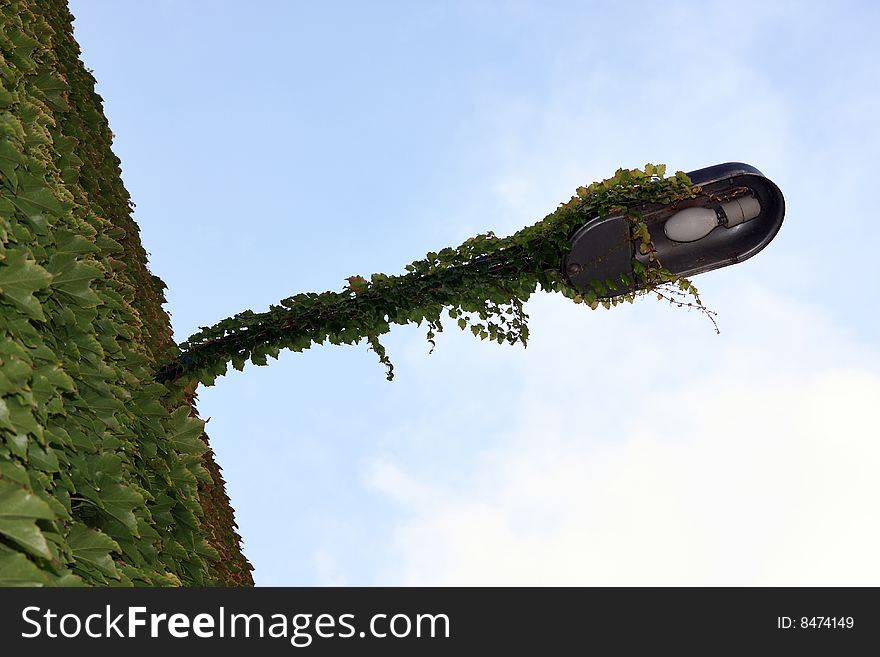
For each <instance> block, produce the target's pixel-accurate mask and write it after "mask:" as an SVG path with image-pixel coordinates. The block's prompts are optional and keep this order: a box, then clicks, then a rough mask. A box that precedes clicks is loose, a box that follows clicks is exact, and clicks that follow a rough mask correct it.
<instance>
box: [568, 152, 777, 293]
mask: <svg viewBox="0 0 880 657" xmlns="http://www.w3.org/2000/svg"><path fill="white" fill-rule="evenodd" d="M688 176H689V177H690V179H691V182H693V184H694V185H699V187H700V192H699V193H698V194H697V195H696V196H695V197H694V198H691V199H686V200H683V201H680V202H677V203H673V204H672V205H659V204H656V203H644V204H642V205H640V206H637V207H635V208H634V209H635V210H637V211H638V212H639V213H640V215H641V220H642V221H643V222H645V224H646V225H647V226H648V232H649V233H650V235H651V241H652V242H653V247H654V252H653V253H654V256H655V257H656V258H657V260H659V262H660V263H661V264H662V266H663V267H664V268H666V269H667V270H669V271H670V272H671V273H673V274H677V275H679V276H693V275H695V274H701V273H703V272H706V271H710V270H712V269H718V268H719V267H726V266H728V265H733V264H736V263H738V262H742V261H743V260H746V259H747V258H751V257H752V256H753V255H755V254H756V253H757V252H758V251H760V250H761V249H763V248H764V247H765V246H767V244H769V243H770V241H771V240H772V239H773V238H774V237H775V236H776V233H777V232H779V227H780V226H781V225H782V219H783V216H784V215H785V200H784V199H783V197H782V192H781V191H780V190H779V188H778V187H777V186H776V185H775V184H774V183H773V182H772V181H771V180H770V179H769V178H767V177H766V176H764V175H763V174H762V173H761V172H760V171H758V170H757V169H756V168H755V167H753V166H750V165H748V164H742V163H741V162H728V163H726V164H717V165H715V166H711V167H706V168H705V169H698V170H697V171H691V172H690V173H688ZM638 243H639V240H634V239H633V238H632V235H631V231H630V221H629V220H628V219H627V217H626V216H625V215H624V214H623V213H617V214H611V215H607V216H605V217H596V218H594V219H591V220H590V221H588V222H587V223H586V224H584V225H583V226H581V227H580V228H579V229H578V230H577V231H575V233H574V234H573V235H572V236H571V250H570V251H569V253H568V255H566V257H565V259H564V261H563V268H562V270H563V272H564V273H565V276H566V278H567V280H568V282H569V283H570V284H571V285H572V286H574V287H575V288H578V289H581V290H584V291H586V290H589V289H594V290H595V286H596V284H597V283H598V284H599V292H600V293H601V296H607V297H613V296H617V295H620V294H625V293H626V292H629V291H632V290H633V289H635V288H636V287H638V286H639V283H638V280H639V277H637V276H635V275H634V272H633V258H635V259H636V260H637V261H639V262H642V264H644V265H645V266H648V265H649V257H650V256H649V254H643V253H640V252H639V251H638V250H637V249H636V245H637V244H638Z"/></svg>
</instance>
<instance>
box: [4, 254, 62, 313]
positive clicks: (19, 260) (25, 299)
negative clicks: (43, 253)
mask: <svg viewBox="0 0 880 657" xmlns="http://www.w3.org/2000/svg"><path fill="white" fill-rule="evenodd" d="M6 263H7V266H6V267H0V299H3V300H5V301H7V302H11V303H12V304H13V305H14V306H16V307H18V308H19V309H20V310H23V311H24V312H25V313H26V314H27V315H28V317H30V318H31V319H38V320H40V321H45V320H46V316H45V315H44V314H43V309H42V307H41V306H40V302H39V301H37V300H36V298H34V292H36V291H37V290H42V289H44V288H46V287H48V286H49V284H50V283H51V282H52V274H50V273H49V272H47V271H46V270H45V269H43V268H42V267H40V266H39V265H38V264H36V263H35V262H34V261H33V260H30V259H28V253H27V252H26V251H24V250H23V249H10V250H9V251H7V252H6Z"/></svg>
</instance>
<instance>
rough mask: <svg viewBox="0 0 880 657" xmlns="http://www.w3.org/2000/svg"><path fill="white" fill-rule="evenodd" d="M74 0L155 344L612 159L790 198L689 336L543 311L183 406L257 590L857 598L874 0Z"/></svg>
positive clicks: (383, 260)
mask: <svg viewBox="0 0 880 657" xmlns="http://www.w3.org/2000/svg"><path fill="white" fill-rule="evenodd" d="M70 6H71V11H72V12H73V14H74V16H76V18H77V20H76V22H75V24H74V25H75V36H76V38H77V40H78V41H79V43H80V45H81V47H82V49H83V58H84V60H85V63H86V66H88V67H89V68H91V69H92V70H93V71H94V74H95V76H96V78H97V79H98V92H99V93H100V94H101V95H102V96H103V97H104V101H105V111H106V114H107V116H108V118H109V121H110V125H111V128H112V129H113V131H114V134H115V137H116V138H115V142H114V149H115V151H116V153H117V155H118V156H119V157H120V158H121V160H122V168H123V178H124V180H125V184H126V186H127V187H128V189H129V191H130V192H131V194H132V196H133V199H134V201H135V203H136V204H137V210H136V214H135V218H136V220H137V221H138V223H139V224H140V226H141V230H142V239H143V242H144V245H145V248H146V249H147V251H148V252H149V253H150V254H151V256H150V263H151V264H150V266H151V268H152V270H153V272H154V273H155V274H157V275H159V276H160V277H162V278H163V279H164V280H165V282H166V283H167V284H168V287H169V290H168V292H167V297H168V305H167V309H168V310H169V312H170V313H171V315H172V322H173V326H174V330H175V337H176V339H177V340H178V341H180V340H183V339H185V338H186V337H188V336H189V335H191V334H192V333H193V332H194V331H195V330H196V329H197V328H198V327H199V326H202V325H208V324H212V323H214V322H216V321H218V320H219V319H222V318H224V317H226V316H229V315H231V314H234V313H236V312H239V311H241V310H244V309H246V308H251V309H254V310H262V309H265V308H266V307H267V306H268V305H269V304H270V303H273V302H275V301H277V300H278V299H280V298H283V297H286V296H289V295H291V294H293V293H295V292H301V291H322V290H325V289H341V288H342V286H343V285H344V284H345V281H344V279H345V278H346V277H347V276H351V275H354V274H362V275H369V274H371V273H373V272H384V273H388V274H391V273H398V272H401V271H402V270H403V267H404V265H405V264H407V263H408V262H410V261H411V260H413V259H416V258H419V257H421V256H422V255H424V254H425V253H426V252H427V251H430V250H437V249H439V248H442V247H444V246H454V245H457V244H459V243H460V242H461V241H463V240H464V239H466V238H467V237H469V236H471V235H473V234H475V233H477V232H484V231H486V230H494V231H496V232H497V233H499V234H507V233H510V232H513V231H514V230H516V229H518V228H520V227H522V226H524V225H526V224H529V223H533V222H534V221H536V220H538V219H540V218H542V217H543V216H544V215H545V214H547V213H548V212H550V211H552V210H553V209H554V208H555V207H556V205H557V204H558V203H559V202H561V201H565V200H567V199H568V198H569V197H570V196H571V194H572V192H573V190H574V189H575V187H577V186H578V185H581V184H585V183H589V182H591V181H593V180H597V179H601V178H605V177H607V176H609V175H611V174H612V173H613V172H614V170H615V169H616V168H618V167H620V166H624V167H637V166H642V165H643V164H644V163H645V162H655V163H656V162H664V163H666V164H667V165H668V167H669V168H670V170H678V169H681V170H691V169H696V168H700V167H702V166H708V165H711V164H716V163H719V162H725V161H743V162H748V163H751V164H753V165H755V166H757V167H758V168H760V169H761V170H762V171H763V172H764V173H765V174H767V175H768V176H769V177H771V178H772V179H773V180H774V181H775V182H776V183H777V184H778V185H779V186H780V187H781V188H782V190H783V192H784V194H785V196H786V203H787V216H786V221H785V223H784V225H783V227H782V230H781V232H780V234H779V235H778V237H777V238H776V240H775V241H774V242H773V243H772V244H771V245H770V246H769V247H767V249H766V250H765V251H763V252H762V253H760V254H759V255H758V256H756V257H755V258H753V259H752V260H749V261H748V262H746V263H743V264H741V265H738V266H736V267H730V268H727V269H724V270H719V271H716V272H711V273H709V274H705V275H702V276H700V277H698V278H696V279H695V283H696V284H697V285H698V287H699V288H700V290H701V292H702V294H703V298H704V301H705V302H706V303H707V304H708V305H709V306H710V307H712V308H713V309H714V310H716V311H717V312H718V313H719V317H718V319H719V323H720V327H721V334H720V335H715V333H714V331H713V330H712V327H711V324H710V323H709V322H707V321H706V320H705V318H702V317H700V316H699V315H697V314H693V313H688V312H685V311H675V310H672V309H670V308H668V307H666V306H664V305H662V304H660V303H658V302H652V301H650V300H647V299H645V300H642V301H641V302H639V303H637V304H635V305H634V306H632V307H626V308H621V309H615V310H612V311H601V310H600V311H595V312H590V311H588V310H585V309H584V308H583V307H582V306H573V305H572V304H570V303H569V302H567V301H565V300H564V299H562V298H559V297H556V296H550V295H544V294H542V295H538V296H536V297H535V298H534V300H533V301H531V302H530V303H529V304H528V311H529V313H530V315H531V317H532V323H531V333H532V335H531V338H530V342H529V347H528V349H525V350H524V349H522V348H521V347H515V348H513V347H508V346H504V347H500V346H498V345H488V344H486V343H481V342H479V341H474V340H473V339H472V337H471V336H470V334H469V333H468V334H467V335H465V334H462V333H460V332H459V331H457V330H451V329H450V330H449V331H448V332H446V333H444V334H443V335H442V336H440V339H439V340H438V345H437V348H436V350H435V351H434V353H433V354H432V355H430V356H429V355H428V353H427V352H428V347H427V345H426V343H425V340H424V331H423V330H421V329H417V328H415V327H397V328H395V329H394V330H393V331H392V333H391V334H390V335H389V336H387V337H386V341H385V342H386V346H387V347H388V351H389V355H390V356H391V358H392V360H393V361H394V363H395V375H396V377H395V380H394V382H392V383H388V382H387V381H386V380H385V377H384V371H383V368H382V367H381V366H380V365H379V363H378V362H377V361H376V359H375V355H374V354H372V352H369V351H367V348H366V346H364V345H360V346H355V347H332V348H331V347H327V348H325V347H317V348H313V349H312V350H311V351H309V352H307V353H305V354H290V353H285V354H283V355H282V356H281V359H280V360H279V361H278V362H271V363H270V366H269V367H262V368H258V367H253V366H252V367H249V368H247V369H246V370H245V372H243V373H238V372H235V373H232V374H230V375H228V376H226V377H224V378H221V379H219V380H218V382H217V385H216V386H214V387H210V388H201V389H200V397H199V399H200V403H199V407H200V411H201V413H202V415H203V417H206V418H207V417H210V422H209V424H208V432H209V434H210V436H211V441H212V446H213V447H214V450H215V451H216V453H217V456H218V460H219V462H220V464H221V466H222V468H223V471H224V474H225V477H226V480H227V485H228V491H229V494H230V496H231V498H232V502H233V505H234V507H235V509H236V513H237V519H238V524H239V526H240V532H241V534H242V535H243V536H244V550H245V553H246V554H247V556H248V557H249V558H250V559H251V560H252V562H253V564H254V566H255V573H254V575H255V579H256V581H257V583H258V584H262V585H313V584H350V585H370V584H378V585H392V584H569V583H571V584H624V585H625V584H636V585H638V584H644V585H649V584H674V585H675V584H728V585H736V584H768V585H774V584H840V585H846V584H873V585H878V584H880V565H878V562H877V560H876V554H877V552H878V549H880V530H878V527H880V524H878V520H880V517H878V510H877V509H878V507H877V505H876V500H877V499H878V495H880V480H878V478H877V477H876V472H877V469H878V466H880V446H878V439H880V430H878V428H877V424H876V420H875V418H874V416H873V412H872V408H873V407H874V406H875V405H876V400H877V398H878V397H880V352H878V340H877V328H876V327H877V325H878V312H877V306H876V303H875V299H876V286H875V285H874V284H873V278H874V276H875V272H874V259H873V258H872V257H871V254H872V251H873V248H872V246H873V244H874V242H875V241H876V238H875V237H874V230H875V229H874V223H875V222H876V220H875V214H876V210H875V209H873V207H872V196H873V192H874V191H875V190H876V187H877V183H876V173H875V171H876V163H875V161H876V154H877V153H878V152H880V138H878V129H877V127H876V117H877V116H878V115H880V94H878V92H877V84H876V71H875V63H876V61H878V58H880V46H878V44H877V40H876V38H875V33H876V30H877V27H878V26H880V11H878V9H877V7H876V5H875V4H873V3H868V2H862V3H859V2H839V3H834V4H833V5H830V4H828V3H819V2H815V3H810V2H774V3H768V2H753V3H752V2H741V3H735V5H732V4H731V3H722V2H669V3H662V4H658V3H653V2H631V3H616V4H614V5H612V4H611V3H582V2H577V3H576V2H572V3H564V2H549V3H548V2H509V3H502V2H437V3H411V2H376V3H356V2H344V3H293V2H261V3H259V4H247V5H243V4H242V3H233V2H217V1H215V2H182V1H178V2H173V1H171V0H166V1H163V2H152V3H135V2H110V1H108V0H102V1H99V0H88V1H85V0H72V1H71V3H70ZM256 7H258V8H256ZM633 345H638V346H637V348H633Z"/></svg>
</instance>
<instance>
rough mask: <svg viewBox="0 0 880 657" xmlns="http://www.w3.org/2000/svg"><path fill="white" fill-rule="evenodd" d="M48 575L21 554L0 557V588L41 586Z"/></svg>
mask: <svg viewBox="0 0 880 657" xmlns="http://www.w3.org/2000/svg"><path fill="white" fill-rule="evenodd" d="M48 579H49V577H48V574H47V573H46V572H44V571H42V570H40V569H39V568H37V567H36V566H35V565H34V563H33V562H32V561H31V560H30V559H28V558H27V557H26V556H24V555H23V554H21V553H18V554H4V555H0V586H43V585H44V584H48Z"/></svg>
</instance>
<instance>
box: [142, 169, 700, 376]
mask: <svg viewBox="0 0 880 657" xmlns="http://www.w3.org/2000/svg"><path fill="white" fill-rule="evenodd" d="M696 191H697V190H696V188H693V187H692V186H691V182H690V180H689V179H688V177H687V176H686V175H685V174H683V173H681V172H678V173H676V174H675V175H674V176H670V177H665V166H664V165H657V166H655V165H651V164H649V165H646V166H645V168H644V170H639V169H634V170H628V169H620V170H618V171H617V172H616V174H615V175H614V176H613V177H612V178H609V179H608V180H604V181H601V182H598V183H593V184H591V185H589V186H588V187H580V188H578V189H577V193H576V195H575V196H573V197H572V199H571V200H570V201H569V202H567V203H564V204H562V205H560V207H559V208H558V209H557V210H556V211H555V212H553V213H552V214H550V215H548V216H547V217H545V218H544V219H543V220H542V221H540V222H538V223H536V224H534V225H532V226H529V227H527V228H524V229H522V230H520V231H518V232H517V233H515V234H514V235H511V236H509V237H505V238H499V237H497V236H496V235H494V234H493V233H487V234H482V235H477V236H476V237H473V238H471V239H468V240H467V241H465V242H464V243H463V244H461V245H460V246H458V247H457V248H445V249H442V250H440V251H437V252H431V253H428V254H427V255H426V256H425V257H424V258H423V259H421V260H417V261H415V262H413V263H411V264H409V265H407V266H406V273H405V274H401V275H396V276H388V275H385V274H373V275H372V276H371V277H370V278H369V279H367V278H364V277H361V276H350V277H349V278H348V279H347V280H348V285H347V286H346V287H345V288H344V289H343V290H342V291H339V292H334V291H328V292H322V293H302V294H296V295H294V296H292V297H288V298H286V299H282V300H281V301H280V302H279V303H278V305H273V306H271V307H270V308H269V310H268V311H267V312H262V313H255V312H253V311H250V310H247V311H244V312H242V313H239V314H237V315H235V316H233V317H230V318H228V319H225V320H223V321H221V322H219V323H217V324H215V325H214V326H211V327H208V328H203V329H201V330H200V331H199V332H198V333H196V334H195V335H193V336H191V337H190V338H189V339H188V340H187V341H186V342H184V343H183V344H181V350H182V353H181V355H180V356H179V357H178V358H176V359H175V360H174V361H173V362H171V363H168V364H166V365H165V366H164V367H162V368H161V369H160V370H159V372H158V375H157V378H158V379H159V380H173V379H177V378H179V377H181V376H184V375H187V376H193V377H195V378H197V379H199V380H200V381H202V382H204V383H206V384H209V385H210V384H211V383H213V381H214V379H215V378H216V377H217V376H220V375H223V374H225V373H226V371H227V366H228V364H229V363H231V364H232V366H233V367H234V368H235V369H238V370H241V369H243V368H244V365H245V363H246V362H247V361H251V362H252V363H254V364H257V365H265V364H266V362H267V357H269V356H271V357H275V358H277V356H278V354H279V352H280V350H282V349H290V350H292V351H303V350H304V349H308V348H309V347H310V346H311V345H313V344H322V343H324V342H329V343H331V344H354V343H357V342H359V341H361V340H366V341H367V343H368V345H369V346H370V348H371V349H372V350H373V351H375V352H376V353H377V355H378V356H379V359H380V361H381V362H382V363H383V364H384V365H385V366H386V367H387V368H388V378H389V379H391V378H392V374H393V367H392V365H391V362H390V360H389V358H388V356H387V355H386V353H385V349H384V347H382V345H381V343H380V342H379V339H378V338H379V336H380V335H383V334H384V333H387V332H388V331H389V330H390V326H391V324H407V323H416V324H421V323H422V322H425V323H426V324H427V326H428V334H427V339H428V341H429V342H430V343H431V344H432V347H433V344H434V338H435V337H436V334H437V333H439V332H441V331H442V330H443V320H444V319H445V318H447V317H448V318H450V319H451V320H453V321H454V322H455V323H456V324H457V325H458V326H459V328H461V329H462V330H470V331H471V332H472V333H473V334H474V336H476V337H479V338H480V339H483V340H485V339H489V340H491V341H496V342H498V343H499V344H502V343H505V342H506V343H509V344H516V343H522V344H523V345H526V344H527V341H528V316H527V314H526V313H525V310H524V305H523V304H524V303H525V302H526V301H527V300H528V298H529V297H530V296H531V295H532V294H533V293H534V292H535V291H536V290H538V289H539V288H540V289H543V290H546V291H556V292H560V293H562V294H563V295H565V296H566V297H568V298H570V299H572V300H573V301H574V302H575V303H585V304H587V305H588V306H590V307H591V308H596V307H598V306H599V305H603V306H605V307H611V306H613V305H617V304H618V303H620V302H621V301H632V300H633V299H634V298H635V297H636V296H639V295H642V294H646V293H648V292H655V293H658V294H659V295H660V296H661V298H666V299H669V300H670V301H672V302H673V303H677V304H680V305H688V302H686V301H684V300H682V299H681V298H680V295H681V294H682V293H684V294H688V295H691V296H692V297H693V304H691V305H696V306H697V307H700V308H702V303H701V302H700V299H699V296H698V295H697V291H696V288H694V287H693V285H692V284H691V283H690V282H689V281H687V280H685V279H680V278H679V277H677V276H675V275H673V274H670V273H669V272H668V271H666V270H664V269H663V267H662V266H661V264H660V263H659V262H657V261H656V259H655V258H654V256H653V253H651V257H650V262H649V264H648V265H647V266H646V265H644V264H642V263H641V262H639V261H638V260H634V261H633V268H634V272H635V275H636V278H637V281H636V282H637V285H636V286H635V287H636V288H638V289H637V290H635V291H633V292H631V293H629V294H626V295H622V296H617V297H610V296H606V295H603V294H602V291H601V286H597V289H596V290H590V291H587V292H585V293H584V292H580V291H578V290H576V289H574V288H572V287H571V286H569V285H568V284H567V283H566V281H565V279H564V278H563V276H562V273H561V271H560V269H559V268H560V263H561V261H562V258H563V256H564V255H565V254H566V253H567V251H568V249H569V248H570V242H569V238H570V236H571V234H572V232H573V231H574V230H576V229H577V228H578V227H579V226H581V225H583V224H584V223H585V222H586V221H587V220H589V219H590V218H592V217H596V216H604V215H607V214H609V213H612V212H621V213H623V214H625V215H626V216H627V217H628V218H629V220H630V223H631V226H632V230H631V233H632V239H633V240H635V241H636V242H637V243H638V246H639V249H640V250H641V251H642V252H643V253H650V252H651V251H652V249H653V245H652V244H651V241H650V234H649V233H648V231H647V227H646V226H645V224H644V223H642V222H641V218H640V216H639V215H638V212H636V210H635V209H634V208H635V207H637V206H639V205H641V204H644V203H655V204H669V203H673V202H676V201H678V200H682V199H685V198H690V197H692V196H693V195H694V194H695V192H696Z"/></svg>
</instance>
